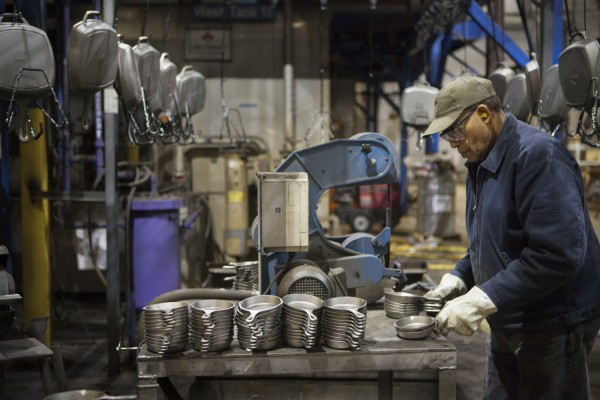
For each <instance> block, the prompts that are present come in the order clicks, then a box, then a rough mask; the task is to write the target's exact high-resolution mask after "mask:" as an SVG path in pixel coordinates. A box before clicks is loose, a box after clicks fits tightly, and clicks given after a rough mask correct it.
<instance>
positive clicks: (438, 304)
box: [423, 297, 444, 317]
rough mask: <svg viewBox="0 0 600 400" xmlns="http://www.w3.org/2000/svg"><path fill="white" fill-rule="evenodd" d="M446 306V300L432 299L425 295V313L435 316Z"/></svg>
mask: <svg viewBox="0 0 600 400" xmlns="http://www.w3.org/2000/svg"><path fill="white" fill-rule="evenodd" d="M443 307H444V300H442V299H441V298H439V299H431V298H427V297H423V310H424V311H425V314H427V315H428V316H430V317H435V316H436V315H438V313H439V312H440V311H442V308H443Z"/></svg>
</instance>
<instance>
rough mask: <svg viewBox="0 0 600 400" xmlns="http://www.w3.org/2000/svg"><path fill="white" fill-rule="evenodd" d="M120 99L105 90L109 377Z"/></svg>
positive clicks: (116, 306)
mask: <svg viewBox="0 0 600 400" xmlns="http://www.w3.org/2000/svg"><path fill="white" fill-rule="evenodd" d="M118 112H119V106H118V99H117V94H116V91H115V90H114V89H113V88H109V89H105V90H104V143H105V149H106V151H105V152H104V158H105V165H106V167H105V178H104V182H105V193H106V199H105V206H106V232H107V235H106V284H107V285H106V318H107V324H106V346H107V353H108V374H109V375H111V376H114V375H116V374H117V373H118V372H119V355H118V353H117V351H116V348H117V345H118V344H119V336H120V329H119V327H120V323H119V320H120V315H121V310H120V303H121V301H120V282H119V238H118V234H117V230H118V229H119V226H118V222H119V202H118V200H119V199H118V194H117V137H118V122H119V121H118Z"/></svg>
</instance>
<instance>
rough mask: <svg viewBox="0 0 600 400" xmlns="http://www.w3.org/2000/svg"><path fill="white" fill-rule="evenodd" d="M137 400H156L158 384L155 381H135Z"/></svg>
mask: <svg viewBox="0 0 600 400" xmlns="http://www.w3.org/2000/svg"><path fill="white" fill-rule="evenodd" d="M137 389H138V400H158V382H157V381H156V379H140V378H138V381H137Z"/></svg>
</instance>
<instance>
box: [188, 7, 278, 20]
mask: <svg viewBox="0 0 600 400" xmlns="http://www.w3.org/2000/svg"><path fill="white" fill-rule="evenodd" d="M193 10H194V18H196V19H197V20H204V21H272V20H274V19H275V11H276V10H275V7H273V5H272V4H199V5H194V6H193Z"/></svg>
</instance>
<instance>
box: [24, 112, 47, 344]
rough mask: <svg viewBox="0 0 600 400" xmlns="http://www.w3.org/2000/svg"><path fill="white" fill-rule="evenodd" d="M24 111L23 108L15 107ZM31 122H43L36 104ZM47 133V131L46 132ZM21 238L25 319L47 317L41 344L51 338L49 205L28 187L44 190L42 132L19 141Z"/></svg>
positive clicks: (44, 154)
mask: <svg viewBox="0 0 600 400" xmlns="http://www.w3.org/2000/svg"><path fill="white" fill-rule="evenodd" d="M19 112H25V110H19ZM29 112H30V115H31V122H32V126H40V124H42V125H44V119H45V118H44V114H43V113H42V110H40V109H39V108H36V109H29ZM46 134H47V132H46ZM19 153H20V155H21V229H22V232H21V242H22V245H21V246H22V248H23V254H22V268H23V305H24V313H25V321H29V320H30V319H31V318H34V317H48V318H49V321H48V329H46V332H45V334H44V344H46V346H49V345H50V342H51V340H52V338H51V332H52V320H51V319H50V313H51V309H52V307H51V298H52V296H51V290H50V289H51V287H50V286H51V285H50V282H51V279H50V277H51V274H50V226H49V225H50V206H49V202H48V200H41V199H37V200H33V199H32V198H31V196H30V192H31V190H41V191H47V190H48V159H47V146H46V136H45V135H44V136H42V137H41V138H40V139H39V140H32V141H30V142H29V143H21V144H20V149H19Z"/></svg>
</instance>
